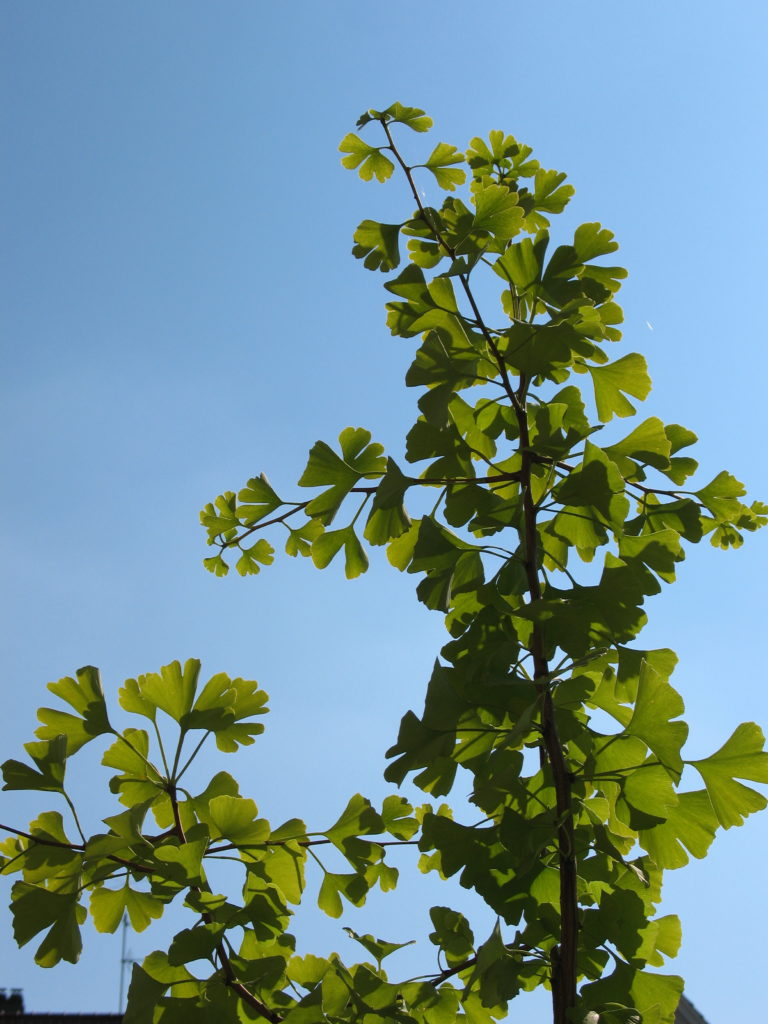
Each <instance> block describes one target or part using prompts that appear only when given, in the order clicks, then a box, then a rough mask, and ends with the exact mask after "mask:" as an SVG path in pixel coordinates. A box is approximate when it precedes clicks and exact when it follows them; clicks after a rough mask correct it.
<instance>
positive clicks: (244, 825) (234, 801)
mask: <svg viewBox="0 0 768 1024" xmlns="http://www.w3.org/2000/svg"><path fill="white" fill-rule="evenodd" d="M256 814H257V808H256V804H255V803H254V802H253V800H246V799H244V798H243V797H237V796H227V795H224V796H215V797H213V798H212V799H211V800H209V801H208V808H207V811H206V812H205V815H204V817H203V815H201V817H203V820H204V821H205V822H206V823H207V824H209V825H211V826H212V828H213V829H215V832H216V834H217V835H218V836H221V837H222V838H223V839H227V840H228V841H229V842H230V843H234V844H235V845H236V846H247V845H248V844H251V843H256V844H262V843H264V841H265V840H266V839H267V838H268V837H269V833H270V828H269V822H268V821H266V820H265V819H264V818H257V817H256ZM214 838H216V836H215V835H214Z"/></svg>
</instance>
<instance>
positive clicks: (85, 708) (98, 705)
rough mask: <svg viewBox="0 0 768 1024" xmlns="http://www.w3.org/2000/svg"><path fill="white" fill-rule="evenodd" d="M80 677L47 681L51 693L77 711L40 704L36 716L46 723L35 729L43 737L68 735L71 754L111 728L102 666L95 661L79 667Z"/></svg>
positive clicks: (66, 677) (37, 734) (47, 738)
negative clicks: (96, 665)
mask: <svg viewBox="0 0 768 1024" xmlns="http://www.w3.org/2000/svg"><path fill="white" fill-rule="evenodd" d="M75 675H76V676H77V679H76V680H75V679H72V678H71V676H65V677H64V678H63V679H59V681H58V682H57V683H48V689H49V690H50V691H51V693H54V694H56V696H57V697H61V699H62V700H63V701H65V703H67V704H69V706H70V707H71V708H73V709H74V710H75V712H76V714H74V715H72V714H70V713H69V712H66V711H58V710H55V709H54V708H40V709H39V710H38V712H37V717H38V718H39V720H40V721H41V722H42V723H43V724H42V725H41V726H40V728H38V729H37V730H36V732H35V735H36V736H37V737H38V738H39V739H41V740H52V739H55V738H56V737H57V736H60V735H63V736H66V737H67V756H71V755H72V754H74V753H75V752H76V751H78V750H79V749H80V748H81V747H83V746H85V744H86V743H89V742H90V741H91V740H92V739H94V738H95V737H96V736H103V735H104V733H109V732H112V731H113V729H112V726H111V725H110V724H109V716H108V715H107V705H106V702H105V700H104V690H103V689H102V686H101V677H100V675H99V670H98V669H97V668H94V667H93V666H92V665H86V666H85V668H79V669H78V670H77V672H76V673H75Z"/></svg>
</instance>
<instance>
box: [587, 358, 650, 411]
mask: <svg viewBox="0 0 768 1024" xmlns="http://www.w3.org/2000/svg"><path fill="white" fill-rule="evenodd" d="M587 369H588V370H589V372H590V374H591V375H592V383H593V384H594V387H595V402H596V403H597V415H598V416H599V418H600V421H601V422H602V423H607V422H608V421H609V420H611V419H613V417H614V415H616V416H631V415H632V414H633V413H634V412H635V407H634V405H632V403H631V402H630V401H629V399H628V398H627V397H626V396H627V395H632V396H633V397H634V398H639V399H641V400H642V399H645V398H647V397H648V395H649V393H650V390H651V379H650V377H649V376H648V366H647V364H646V362H645V359H644V358H643V357H642V356H641V355H638V354H637V353H636V352H632V353H630V354H629V355H627V356H622V358H621V359H616V360H615V361H614V362H612V363H608V365H607V366H589V367H587Z"/></svg>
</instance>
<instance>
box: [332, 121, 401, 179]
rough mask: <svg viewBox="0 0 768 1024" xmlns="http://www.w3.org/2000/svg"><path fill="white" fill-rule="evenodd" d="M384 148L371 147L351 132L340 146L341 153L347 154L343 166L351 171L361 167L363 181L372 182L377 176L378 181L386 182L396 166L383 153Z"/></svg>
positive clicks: (360, 172)
mask: <svg viewBox="0 0 768 1024" xmlns="http://www.w3.org/2000/svg"><path fill="white" fill-rule="evenodd" d="M382 148H383V147H377V146H369V145H368V143H367V142H363V140H362V139H361V138H360V137H359V136H358V135H354V134H352V133H351V132H350V133H349V134H348V135H345V136H344V138H343V139H342V140H341V142H340V144H339V151H340V152H342V153H346V154H347V156H344V157H342V160H341V162H342V164H343V166H344V167H347V168H349V170H354V169H355V168H356V167H359V168H360V170H359V171H358V174H359V175H360V177H361V178H362V179H363V181H370V180H371V178H373V176H374V175H375V176H376V178H377V180H378V181H386V180H387V178H389V177H391V175H392V171H394V169H395V165H394V164H393V163H392V161H391V160H390V159H389V158H388V157H386V156H384V154H383V153H382V152H381V149H382Z"/></svg>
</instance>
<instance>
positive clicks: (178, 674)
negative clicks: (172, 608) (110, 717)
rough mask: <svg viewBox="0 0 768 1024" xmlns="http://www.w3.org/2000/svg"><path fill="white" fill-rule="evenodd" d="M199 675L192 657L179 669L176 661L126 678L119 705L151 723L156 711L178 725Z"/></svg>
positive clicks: (196, 662)
mask: <svg viewBox="0 0 768 1024" xmlns="http://www.w3.org/2000/svg"><path fill="white" fill-rule="evenodd" d="M199 675H200V662H199V661H198V660H197V659H196V658H190V659H189V660H188V661H186V662H185V664H184V668H183V669H182V667H181V663H180V662H178V661H172V662H171V664H170V665H164V666H163V667H162V668H161V669H160V671H159V672H150V673H148V674H147V675H144V676H139V677H138V679H126V681H125V684H124V686H122V687H121V688H120V694H119V700H120V705H121V706H122V707H123V708H125V710H126V711H133V712H135V713H136V714H139V715H144V716H145V717H146V718H149V719H151V721H153V722H154V720H155V712H156V711H157V710H160V711H164V712H165V713H166V715H168V716H169V717H170V718H172V719H173V720H174V721H175V722H180V721H181V719H182V718H183V717H184V715H186V714H187V713H188V712H189V711H190V709H191V708H192V703H193V701H194V699H195V691H196V689H197V680H198V677H199ZM112 767H118V766H117V765H113V766H112Z"/></svg>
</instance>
